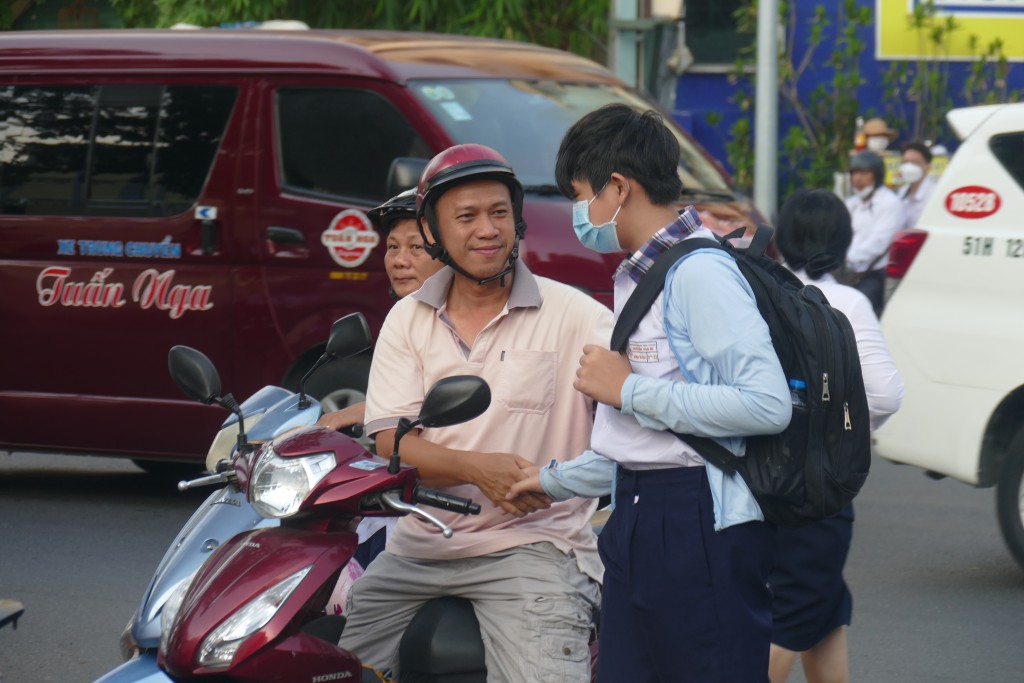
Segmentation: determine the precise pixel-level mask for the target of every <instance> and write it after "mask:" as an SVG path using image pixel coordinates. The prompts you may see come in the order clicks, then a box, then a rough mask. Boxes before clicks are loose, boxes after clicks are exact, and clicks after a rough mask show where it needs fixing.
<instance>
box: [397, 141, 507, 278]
mask: <svg viewBox="0 0 1024 683" xmlns="http://www.w3.org/2000/svg"><path fill="white" fill-rule="evenodd" d="M471 180H497V181H499V182H501V183H504V184H505V185H506V186H507V187H508V190H509V193H510V194H511V196H512V217H513V220H514V222H515V232H516V236H515V244H514V245H513V247H512V253H511V254H510V255H509V260H508V267H507V268H506V269H505V270H504V271H502V272H501V273H499V274H498V275H496V276H494V277H491V278H486V279H484V280H477V282H479V283H480V284H485V283H487V282H490V281H492V280H496V279H498V278H499V277H504V276H505V275H507V274H508V273H510V272H511V271H512V267H513V265H514V264H515V261H516V259H517V258H519V240H520V239H522V237H523V235H525V234H526V221H525V220H523V186H522V184H520V182H519V180H518V179H517V178H516V174H515V171H513V170H512V166H511V164H509V163H508V161H506V160H505V157H503V156H501V155H500V154H498V152H496V151H494V150H493V149H491V148H490V147H487V146H485V145H477V144H466V145H455V146H454V147H449V148H448V149H446V150H445V151H443V152H441V153H440V154H438V155H437V156H435V157H434V158H433V159H431V160H430V163H429V164H427V167H426V168H424V169H423V173H422V174H421V175H420V182H419V186H418V187H417V188H416V219H417V222H418V223H419V228H420V235H421V236H422V237H423V245H424V248H425V249H426V250H427V253H428V254H430V255H431V256H432V257H433V258H435V259H437V260H438V261H441V262H442V263H445V264H447V265H449V266H451V267H452V268H454V269H455V270H457V271H459V272H460V273H462V274H463V275H465V276H467V277H470V278H473V279H476V278H475V276H474V275H471V274H469V273H467V272H466V271H465V270H463V269H462V268H461V267H459V265H458V264H456V263H454V262H453V261H452V259H451V257H450V256H449V255H448V252H447V251H446V250H445V248H444V246H443V245H442V244H441V231H440V229H439V228H438V225H437V217H436V216H435V214H434V204H435V203H436V202H437V199H438V197H440V196H441V195H443V194H444V193H445V192H447V191H448V190H450V189H451V188H453V187H455V186H456V185H458V184H460V183H464V182H468V181H471ZM422 218H426V223H427V227H428V228H429V230H430V237H431V239H427V234H426V232H425V231H424V229H423V221H422V220H420V219H422Z"/></svg>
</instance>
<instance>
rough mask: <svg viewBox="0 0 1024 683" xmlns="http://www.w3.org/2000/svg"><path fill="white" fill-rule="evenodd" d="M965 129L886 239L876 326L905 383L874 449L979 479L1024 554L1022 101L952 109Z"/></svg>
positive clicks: (1016, 550) (1023, 558)
mask: <svg viewBox="0 0 1024 683" xmlns="http://www.w3.org/2000/svg"><path fill="white" fill-rule="evenodd" d="M947 119H948V120H949V123H950V125H951V126H952V128H953V130H954V131H955V132H956V134H957V135H958V136H959V137H960V138H961V139H962V140H963V143H962V144H961V145H960V148H959V149H958V150H957V151H956V153H955V154H954V155H953V157H952V159H951V160H950V163H949V167H948V168H947V169H946V171H945V172H944V173H943V174H942V175H941V176H940V178H939V181H938V185H937V186H936V188H935V192H934V194H932V197H931V199H930V200H929V202H928V204H927V206H926V207H925V209H924V212H923V213H922V215H921V218H920V220H919V225H918V228H917V229H914V230H909V231H906V232H903V233H901V234H900V235H899V236H898V238H897V240H896V241H895V242H894V243H893V248H892V251H891V263H890V265H889V276H890V278H897V279H898V284H897V285H896V287H895V290H894V291H893V294H892V296H891V298H890V299H889V302H888V304H887V305H886V308H885V312H884V314H883V316H882V329H883V331H884V332H885V336H886V340H887V341H888V343H889V348H890V349H891V351H892V355H893V357H894V359H895V360H896V365H897V367H899V369H900V373H901V374H902V375H903V380H904V383H905V385H906V395H905V397H904V399H903V404H902V406H901V408H900V410H899V412H897V413H896V414H895V415H893V417H892V418H891V419H890V420H889V421H888V422H887V423H886V424H885V426H883V427H882V428H881V429H880V430H879V431H878V432H877V434H876V435H875V436H876V452H877V453H878V454H880V455H881V456H883V457H885V458H887V459H888V460H892V461H895V462H900V463H906V464H910V465H916V466H918V467H921V468H924V469H925V470H926V471H928V472H929V473H930V474H933V475H935V476H949V477H953V478H955V479H959V480H960V481H963V482H966V483H968V484H972V485H974V486H979V487H988V486H995V487H997V491H996V501H997V504H996V508H997V516H998V518H999V525H1000V528H1001V530H1002V533H1003V537H1004V538H1005V540H1006V543H1007V545H1008V546H1009V548H1010V551H1011V552H1012V553H1013V556H1014V557H1015V558H1016V559H1017V561H1018V562H1019V563H1020V564H1021V565H1022V566H1024V482H1022V478H1024V477H1022V475H1024V104H1005V105H989V106H981V107H969V108H963V109H955V110H953V111H950V112H949V114H948V115H947Z"/></svg>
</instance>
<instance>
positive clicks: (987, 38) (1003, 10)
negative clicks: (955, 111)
mask: <svg viewBox="0 0 1024 683" xmlns="http://www.w3.org/2000/svg"><path fill="white" fill-rule="evenodd" d="M931 2H932V5H933V6H934V18H933V19H932V20H931V21H932V22H934V24H935V25H944V24H945V22H946V19H947V18H948V17H952V18H953V19H954V21H955V22H956V25H957V27H958V28H957V29H956V30H955V31H953V32H952V33H950V34H949V36H948V38H947V40H946V44H947V45H948V46H949V52H948V53H947V52H946V51H945V49H944V48H942V49H941V52H940V48H939V47H937V46H936V45H935V44H934V43H933V42H932V41H931V40H930V39H929V34H930V29H929V26H928V25H926V26H924V27H923V28H921V29H916V28H914V27H913V26H912V24H911V18H912V17H913V15H914V8H915V7H917V6H919V5H924V4H925V0H875V52H876V54H875V57H876V58H877V59H951V60H961V61H964V60H974V59H977V57H978V55H979V54H981V53H982V52H984V51H985V49H986V48H987V46H988V45H989V43H991V42H992V41H993V40H996V39H997V38H998V39H999V40H1001V41H1003V47H1002V51H1003V54H1004V55H1006V58H1007V59H1009V60H1010V61H1016V62H1019V61H1024V0H931ZM926 21H927V20H926ZM972 37H973V38H974V39H976V41H977V42H976V45H975V47H974V48H973V49H972V47H971V39H972Z"/></svg>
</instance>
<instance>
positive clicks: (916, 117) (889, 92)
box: [883, 0, 1020, 140]
mask: <svg viewBox="0 0 1024 683" xmlns="http://www.w3.org/2000/svg"><path fill="white" fill-rule="evenodd" d="M907 29H908V30H909V31H912V32H914V33H916V34H917V39H918V54H919V55H921V56H920V57H919V58H918V59H916V60H914V61H900V62H893V63H892V64H891V65H890V66H889V68H888V69H887V70H886V72H885V74H884V75H883V87H884V93H885V101H886V112H887V115H888V118H890V119H892V121H893V122H894V124H895V125H896V127H897V128H899V129H900V130H906V131H908V137H910V138H912V139H920V140H941V139H944V138H947V137H948V131H947V128H946V112H948V111H949V110H950V109H952V108H953V107H956V106H964V105H972V104H996V103H998V102H1011V101H1016V100H1018V99H1020V92H1019V91H1018V90H1013V91H1010V90H1008V86H1007V76H1008V75H1009V72H1010V65H1009V62H1008V61H1007V59H1006V55H1005V54H1004V53H1003V42H1002V41H1001V40H999V39H998V38H997V39H995V40H993V41H992V42H991V43H989V44H988V45H987V46H986V48H985V50H984V51H979V50H978V47H979V46H978V38H977V36H975V35H970V36H968V39H967V43H968V46H969V48H970V51H971V53H972V54H973V55H975V57H974V59H973V60H972V62H971V65H970V68H969V70H968V73H967V78H966V80H965V82H964V87H963V91H962V92H961V93H960V95H961V97H960V98H958V99H957V98H955V97H954V94H955V93H954V92H953V91H952V89H951V87H950V82H949V64H950V60H949V56H950V43H951V41H952V37H953V34H954V33H956V32H957V31H960V30H962V26H961V25H960V24H958V23H956V20H955V19H954V18H953V17H952V16H943V15H940V14H939V13H938V12H937V10H936V8H935V3H934V0H926V1H925V2H922V3H919V4H916V5H914V11H913V14H912V15H911V16H910V17H909V18H908V21H907Z"/></svg>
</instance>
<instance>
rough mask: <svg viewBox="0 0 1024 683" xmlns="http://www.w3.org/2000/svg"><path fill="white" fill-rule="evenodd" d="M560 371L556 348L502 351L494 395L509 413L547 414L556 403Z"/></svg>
mask: <svg viewBox="0 0 1024 683" xmlns="http://www.w3.org/2000/svg"><path fill="white" fill-rule="evenodd" d="M557 370H558V354H557V353H555V352H554V351H518V350H515V349H512V350H507V351H503V352H502V360H501V368H500V369H499V372H498V386H497V390H496V392H495V394H496V396H497V397H498V400H499V401H501V404H502V405H503V406H505V408H507V409H508V410H509V411H510V412H515V413H546V412H547V411H548V410H549V409H550V408H551V404H552V403H554V402H555V375H556V372H557Z"/></svg>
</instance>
